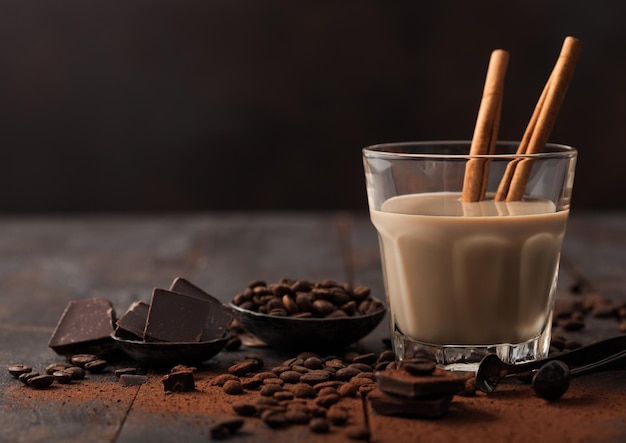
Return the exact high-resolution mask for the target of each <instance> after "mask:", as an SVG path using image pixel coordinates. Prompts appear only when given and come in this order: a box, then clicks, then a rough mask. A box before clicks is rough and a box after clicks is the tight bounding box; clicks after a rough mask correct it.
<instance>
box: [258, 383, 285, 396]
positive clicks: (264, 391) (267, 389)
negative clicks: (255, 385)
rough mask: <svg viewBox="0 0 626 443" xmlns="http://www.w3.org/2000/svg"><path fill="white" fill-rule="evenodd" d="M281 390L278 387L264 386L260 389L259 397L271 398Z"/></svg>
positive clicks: (281, 388)
mask: <svg viewBox="0 0 626 443" xmlns="http://www.w3.org/2000/svg"><path fill="white" fill-rule="evenodd" d="M282 390H283V387H282V386H279V385H265V386H263V387H262V388H261V395H263V396H265V397H272V396H273V395H274V394H275V393H277V392H280V391H282Z"/></svg>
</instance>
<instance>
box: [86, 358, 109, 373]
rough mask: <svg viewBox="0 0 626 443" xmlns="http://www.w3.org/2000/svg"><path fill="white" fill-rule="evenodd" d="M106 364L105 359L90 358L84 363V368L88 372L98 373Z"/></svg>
mask: <svg viewBox="0 0 626 443" xmlns="http://www.w3.org/2000/svg"><path fill="white" fill-rule="evenodd" d="M106 366H107V361H106V360H92V361H89V362H87V363H85V366H84V367H85V369H86V370H88V371H89V372H93V373H100V372H102V371H104V368H106Z"/></svg>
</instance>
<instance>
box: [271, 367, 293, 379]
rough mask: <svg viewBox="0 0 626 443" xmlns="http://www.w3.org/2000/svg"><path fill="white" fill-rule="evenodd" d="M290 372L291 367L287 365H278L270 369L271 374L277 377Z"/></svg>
mask: <svg viewBox="0 0 626 443" xmlns="http://www.w3.org/2000/svg"><path fill="white" fill-rule="evenodd" d="M290 370H291V367H289V366H287V365H278V366H274V367H273V368H272V372H273V373H274V374H275V375H278V376H280V374H282V373H283V372H285V371H290Z"/></svg>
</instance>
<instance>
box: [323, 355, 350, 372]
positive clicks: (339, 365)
mask: <svg viewBox="0 0 626 443" xmlns="http://www.w3.org/2000/svg"><path fill="white" fill-rule="evenodd" d="M325 364H326V367H327V368H333V369H336V370H339V369H343V368H345V367H346V364H345V363H344V362H343V361H341V360H340V359H338V358H333V359H331V360H327V361H326V363H325Z"/></svg>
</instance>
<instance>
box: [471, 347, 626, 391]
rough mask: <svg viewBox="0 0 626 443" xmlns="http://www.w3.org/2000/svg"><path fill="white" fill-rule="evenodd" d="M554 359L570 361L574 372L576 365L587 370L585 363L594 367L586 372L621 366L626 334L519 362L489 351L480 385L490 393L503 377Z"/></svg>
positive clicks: (480, 369)
mask: <svg viewBox="0 0 626 443" xmlns="http://www.w3.org/2000/svg"><path fill="white" fill-rule="evenodd" d="M552 360H560V361H562V362H563V363H565V364H567V365H568V366H570V367H571V368H572V373H574V374H576V373H577V372H574V371H575V370H576V369H575V368H576V367H581V368H580V370H583V368H582V367H585V366H586V365H589V367H590V368H588V369H585V370H583V372H582V373H588V372H592V371H597V370H600V369H611V368H614V367H619V364H621V363H623V361H622V360H625V361H626V336H619V337H613V338H609V339H607V340H603V341H599V342H597V343H593V344H591V345H588V346H583V347H582V348H578V349H575V350H573V351H569V352H564V353H562V354H559V355H555V356H553V357H548V358H544V359H541V360H535V361H532V362H528V363H521V364H518V365H515V364H509V363H505V362H503V361H502V360H500V359H499V358H498V356H497V355H496V354H488V355H487V356H485V357H484V358H483V359H482V361H481V362H480V364H479V366H478V370H477V371H476V388H477V389H480V390H481V391H483V392H487V393H489V392H493V391H494V390H495V389H496V386H497V385H498V382H499V381H500V379H501V378H502V377H509V376H513V375H517V376H519V375H521V374H530V373H532V372H533V371H535V370H537V369H539V368H540V367H541V366H543V365H544V364H545V363H547V362H549V361H552ZM582 373H581V375H582Z"/></svg>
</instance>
